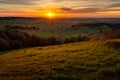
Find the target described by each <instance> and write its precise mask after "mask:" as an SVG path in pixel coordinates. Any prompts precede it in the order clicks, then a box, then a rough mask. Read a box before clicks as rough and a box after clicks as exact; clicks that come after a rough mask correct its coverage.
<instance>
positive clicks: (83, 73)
mask: <svg viewBox="0 0 120 80" xmlns="http://www.w3.org/2000/svg"><path fill="white" fill-rule="evenodd" d="M116 43H117V44H118V43H119V44H120V39H116V40H107V41H88V42H81V43H70V44H64V45H56V46H47V47H35V48H26V49H20V50H14V51H8V52H2V53H0V54H1V55H0V80H120V77H119V76H120V46H119V45H117V44H116Z"/></svg>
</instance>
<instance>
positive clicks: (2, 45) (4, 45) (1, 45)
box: [0, 29, 89, 51]
mask: <svg viewBox="0 0 120 80" xmlns="http://www.w3.org/2000/svg"><path fill="white" fill-rule="evenodd" d="M86 40H89V38H88V37H86V36H80V35H79V36H78V37H69V38H66V39H61V38H59V37H55V36H52V37H49V38H43V37H40V36H36V35H30V34H28V33H25V32H20V31H12V30H6V29H5V30H0V51H6V50H12V49H19V48H25V47H36V46H48V45H59V44H65V43H71V42H80V41H86Z"/></svg>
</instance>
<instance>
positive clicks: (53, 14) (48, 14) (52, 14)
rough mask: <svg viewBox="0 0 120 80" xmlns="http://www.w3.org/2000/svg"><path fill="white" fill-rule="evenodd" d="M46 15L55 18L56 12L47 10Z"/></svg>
mask: <svg viewBox="0 0 120 80" xmlns="http://www.w3.org/2000/svg"><path fill="white" fill-rule="evenodd" d="M45 17H47V18H55V17H56V13H54V12H46V13H45Z"/></svg>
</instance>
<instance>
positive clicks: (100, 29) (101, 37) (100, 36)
mask: <svg viewBox="0 0 120 80" xmlns="http://www.w3.org/2000/svg"><path fill="white" fill-rule="evenodd" d="M102 32H103V30H102V27H101V28H100V40H102Z"/></svg>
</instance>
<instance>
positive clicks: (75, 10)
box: [60, 7, 101, 13]
mask: <svg viewBox="0 0 120 80" xmlns="http://www.w3.org/2000/svg"><path fill="white" fill-rule="evenodd" d="M60 9H61V10H62V11H63V12H72V13H93V12H99V11H101V10H100V9H99V8H79V9H73V8H65V7H63V8H60Z"/></svg>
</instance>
